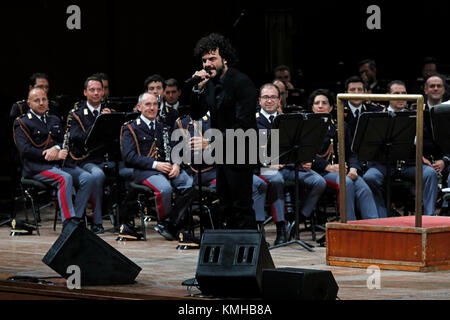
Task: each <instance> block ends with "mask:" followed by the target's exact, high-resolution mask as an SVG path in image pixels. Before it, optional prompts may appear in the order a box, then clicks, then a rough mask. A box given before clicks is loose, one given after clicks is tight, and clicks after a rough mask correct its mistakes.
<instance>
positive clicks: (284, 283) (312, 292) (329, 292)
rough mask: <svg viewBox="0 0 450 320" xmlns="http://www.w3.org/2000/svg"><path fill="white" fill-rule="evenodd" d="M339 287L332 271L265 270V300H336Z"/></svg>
mask: <svg viewBox="0 0 450 320" xmlns="http://www.w3.org/2000/svg"><path fill="white" fill-rule="evenodd" d="M338 291H339V287H338V285H337V283H336V281H335V280H334V277H333V274H332V273H331V271H323V270H312V269H298V268H279V269H276V270H264V272H263V299H264V300H336V297H337V293H338Z"/></svg>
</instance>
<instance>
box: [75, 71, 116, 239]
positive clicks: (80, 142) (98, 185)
mask: <svg viewBox="0 0 450 320" xmlns="http://www.w3.org/2000/svg"><path fill="white" fill-rule="evenodd" d="M84 88H85V89H84V95H85V97H86V99H87V100H86V101H84V102H81V103H79V104H78V106H77V107H76V108H75V109H74V110H72V111H71V112H70V116H71V121H70V124H69V125H70V139H71V152H70V156H71V158H72V160H75V162H76V163H77V165H78V166H80V167H81V168H82V169H84V170H86V171H88V172H90V173H91V174H92V175H94V177H95V186H94V190H93V193H92V198H93V201H94V204H93V206H94V208H93V209H94V224H93V225H92V231H94V232H96V233H102V232H104V229H103V224H102V221H103V218H102V215H103V213H102V203H103V183H104V181H105V178H106V176H105V173H104V169H105V168H111V167H114V163H111V162H109V161H108V159H107V157H106V156H107V154H106V153H105V150H103V149H97V150H95V151H91V152H88V151H87V150H86V145H85V144H86V139H87V137H88V135H89V133H90V132H91V130H92V128H93V126H94V123H95V120H96V118H97V117H98V116H99V115H100V114H108V113H111V109H109V108H105V107H104V106H103V105H102V101H103V82H102V80H101V79H100V78H97V77H93V76H92V77H89V78H87V79H86V81H85V83H84Z"/></svg>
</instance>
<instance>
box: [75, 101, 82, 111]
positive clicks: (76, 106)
mask: <svg viewBox="0 0 450 320" xmlns="http://www.w3.org/2000/svg"><path fill="white" fill-rule="evenodd" d="M80 104H81V101H78V102H75V104H74V105H73V111H74V112H75V111H77V110H78V109H80Z"/></svg>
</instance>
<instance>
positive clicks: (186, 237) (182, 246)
mask: <svg viewBox="0 0 450 320" xmlns="http://www.w3.org/2000/svg"><path fill="white" fill-rule="evenodd" d="M199 248H200V239H198V238H196V237H195V236H193V235H192V234H191V233H189V232H186V231H181V232H180V233H178V246H177V250H190V249H199Z"/></svg>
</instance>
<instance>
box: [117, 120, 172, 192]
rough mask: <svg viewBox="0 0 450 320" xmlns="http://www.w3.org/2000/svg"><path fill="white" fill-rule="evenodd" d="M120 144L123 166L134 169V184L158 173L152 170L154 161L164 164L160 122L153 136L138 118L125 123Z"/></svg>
mask: <svg viewBox="0 0 450 320" xmlns="http://www.w3.org/2000/svg"><path fill="white" fill-rule="evenodd" d="M130 128H131V130H130ZM169 137H170V134H169ZM120 144H121V149H122V157H123V160H124V162H125V165H126V166H127V167H129V168H133V169H134V173H133V180H134V181H135V182H137V183H142V182H143V181H144V180H146V179H148V178H149V177H151V176H152V175H155V174H158V173H159V172H158V171H156V170H155V169H153V163H154V162H155V161H161V162H165V156H166V155H165V152H164V140H163V125H162V124H161V123H160V122H158V121H157V122H156V128H155V132H154V134H152V133H151V131H150V128H149V127H148V126H147V124H146V123H145V122H144V121H142V120H141V119H140V117H139V118H137V119H136V120H133V121H130V122H128V123H126V124H125V125H124V126H123V127H122V134H121V139H120ZM172 146H173V143H172Z"/></svg>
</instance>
